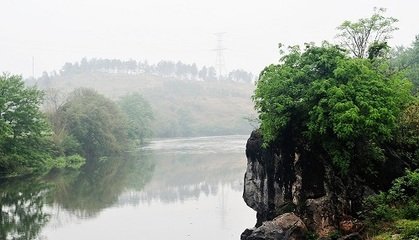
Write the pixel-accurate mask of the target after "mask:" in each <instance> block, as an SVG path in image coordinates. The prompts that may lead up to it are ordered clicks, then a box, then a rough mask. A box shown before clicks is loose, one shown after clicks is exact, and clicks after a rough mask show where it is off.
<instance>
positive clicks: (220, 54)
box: [213, 32, 226, 80]
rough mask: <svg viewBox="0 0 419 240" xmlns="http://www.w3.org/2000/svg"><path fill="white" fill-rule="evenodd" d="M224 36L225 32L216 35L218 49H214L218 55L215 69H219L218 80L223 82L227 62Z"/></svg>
mask: <svg viewBox="0 0 419 240" xmlns="http://www.w3.org/2000/svg"><path fill="white" fill-rule="evenodd" d="M224 34H225V32H219V33H214V35H215V36H216V37H217V47H216V48H215V49H213V51H215V53H216V56H215V67H216V68H217V71H218V80H221V77H222V75H223V73H224V71H225V70H226V67H225V60H224V50H226V48H224V46H223V35H224Z"/></svg>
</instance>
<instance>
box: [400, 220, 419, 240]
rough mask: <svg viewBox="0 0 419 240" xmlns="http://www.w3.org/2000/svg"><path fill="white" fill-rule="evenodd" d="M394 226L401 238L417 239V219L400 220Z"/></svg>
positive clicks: (418, 222) (418, 228)
mask: <svg viewBox="0 0 419 240" xmlns="http://www.w3.org/2000/svg"><path fill="white" fill-rule="evenodd" d="M396 227H397V229H398V231H399V232H400V235H401V238H402V239H409V240H418V239H419V220H400V221H397V222H396Z"/></svg>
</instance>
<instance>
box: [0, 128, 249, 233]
mask: <svg viewBox="0 0 419 240" xmlns="http://www.w3.org/2000/svg"><path fill="white" fill-rule="evenodd" d="M246 139H247V136H222V137H200V138H183V139H161V140H155V141H152V142H151V143H150V144H148V145H146V146H144V147H142V148H141V149H139V150H138V151H133V152H131V153H130V154H129V155H130V156H129V157H113V158H103V159H101V160H100V161H99V162H100V163H101V164H100V166H93V167H92V166H91V167H86V168H85V169H84V170H83V171H80V172H65V173H63V172H59V173H55V174H50V175H49V176H48V177H42V178H31V179H13V180H9V181H3V182H1V183H0V197H1V199H0V209H1V219H0V220H1V226H0V239H37V240H47V239H48V240H55V239H58V240H67V239H68V240H70V239H71V240H74V239H77V240H84V239H86V240H95V239H98V240H106V239H109V240H111V239H112V240H115V239H120V240H129V239H146V240H148V239H150V240H159V239H165V240H166V239H179V240H181V239H199V240H206V239H211V240H213V239H221V240H228V239H235V240H237V239H240V234H241V232H242V231H243V230H244V229H245V228H247V227H251V226H252V225H253V224H254V223H255V212H254V211H253V210H252V209H250V208H249V207H247V206H246V205H245V203H244V201H243V199H242V192H243V175H244V172H245V169H246V157H245V153H244V150H245V143H246Z"/></svg>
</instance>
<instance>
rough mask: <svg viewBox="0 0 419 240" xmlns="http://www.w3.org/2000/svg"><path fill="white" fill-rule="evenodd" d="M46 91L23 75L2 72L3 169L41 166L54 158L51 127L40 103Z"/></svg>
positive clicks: (25, 169)
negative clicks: (26, 80) (42, 90)
mask: <svg viewBox="0 0 419 240" xmlns="http://www.w3.org/2000/svg"><path fill="white" fill-rule="evenodd" d="M42 96H43V94H42V92H41V91H40V90H37V89H36V88H35V87H26V86H25V84H24V82H23V81H22V77H21V76H16V75H8V74H3V75H1V76H0V172H1V173H7V174H13V173H18V172H31V171H34V170H41V169H42V168H45V167H46V166H47V165H48V162H50V161H51V157H50V152H51V148H50V145H51V144H50V140H49V136H50V134H51V130H50V128H49V126H48V124H47V122H46V120H45V117H44V115H43V114H42V113H41V111H40V109H39V107H40V104H41V101H42Z"/></svg>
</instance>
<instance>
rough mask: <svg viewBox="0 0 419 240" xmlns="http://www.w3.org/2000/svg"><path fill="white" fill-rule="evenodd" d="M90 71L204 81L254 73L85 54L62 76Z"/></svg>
mask: <svg viewBox="0 0 419 240" xmlns="http://www.w3.org/2000/svg"><path fill="white" fill-rule="evenodd" d="M89 72H104V73H115V74H118V73H124V74H142V73H145V74H153V75H156V76H160V77H174V78H179V79H187V80H200V81H217V80H222V81H233V82H244V83H251V82H252V81H253V79H254V75H253V74H252V73H250V72H247V71H244V70H241V69H237V70H233V71H231V72H229V73H228V74H227V75H225V76H224V75H223V76H218V75H217V71H216V70H215V68H214V67H212V66H211V67H207V66H203V67H202V68H200V69H199V68H198V67H197V65H196V64H195V63H193V64H185V63H183V62H181V61H178V62H173V61H160V62H158V63H157V64H149V63H148V62H147V61H143V62H142V61H138V62H137V61H136V60H128V61H122V60H119V59H100V58H99V59H97V58H92V59H89V60H88V59H86V58H83V59H82V60H81V61H80V62H76V63H65V64H64V66H63V67H62V69H61V70H60V71H59V74H60V75H62V76H66V75H72V74H80V73H89ZM51 74H52V76H54V75H57V73H56V72H53V73H51ZM49 77H50V76H49V74H48V73H46V72H44V73H43V76H42V77H41V79H42V80H48V79H49Z"/></svg>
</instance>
